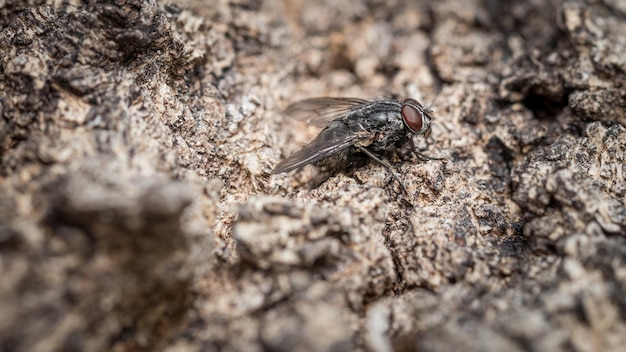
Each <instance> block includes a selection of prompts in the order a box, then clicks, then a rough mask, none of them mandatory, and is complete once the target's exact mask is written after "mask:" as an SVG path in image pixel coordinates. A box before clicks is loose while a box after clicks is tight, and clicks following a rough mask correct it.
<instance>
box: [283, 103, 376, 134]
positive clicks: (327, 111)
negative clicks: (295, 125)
mask: <svg viewBox="0 0 626 352" xmlns="http://www.w3.org/2000/svg"><path fill="white" fill-rule="evenodd" d="M367 103H369V101H367V100H364V99H358V98H313V99H306V100H301V101H299V102H296V103H293V104H291V105H289V106H288V107H287V109H285V114H286V115H288V116H291V117H292V118H294V119H296V120H300V121H305V122H307V123H310V124H312V125H314V126H319V127H326V126H328V124H329V123H331V122H332V121H334V120H336V119H338V118H340V117H341V116H342V115H344V114H345V113H347V112H349V111H350V110H352V109H355V108H356V107H358V106H360V105H363V104H367Z"/></svg>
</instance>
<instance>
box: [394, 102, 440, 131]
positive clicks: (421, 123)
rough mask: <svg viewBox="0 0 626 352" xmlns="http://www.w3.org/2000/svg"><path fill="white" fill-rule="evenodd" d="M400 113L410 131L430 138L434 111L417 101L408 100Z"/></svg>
mask: <svg viewBox="0 0 626 352" xmlns="http://www.w3.org/2000/svg"><path fill="white" fill-rule="evenodd" d="M400 113H401V114H402V120H403V121H404V124H405V125H406V127H407V128H408V129H409V131H411V132H413V133H417V134H423V135H424V136H425V137H427V138H428V136H430V124H431V122H432V120H433V116H432V113H433V111H432V110H430V109H428V108H424V106H422V104H420V103H419V102H418V101H417V100H415V99H406V100H404V101H403V102H402V109H401V110H400Z"/></svg>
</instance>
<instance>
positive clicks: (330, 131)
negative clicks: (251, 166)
mask: <svg viewBox="0 0 626 352" xmlns="http://www.w3.org/2000/svg"><path fill="white" fill-rule="evenodd" d="M369 137H370V134H369V133H366V132H358V133H355V132H354V131H351V130H350V129H349V128H348V126H347V125H344V124H339V125H338V126H336V127H331V128H326V129H325V130H323V131H322V132H321V133H320V134H319V135H318V136H317V137H316V138H315V139H314V140H313V141H312V142H311V143H309V144H308V145H306V146H305V147H304V148H303V149H302V150H300V151H298V152H295V153H293V154H292V155H290V156H289V157H287V158H286V159H285V160H283V161H281V162H280V163H278V165H276V167H275V168H274V170H272V174H280V173H282V172H289V171H291V170H295V169H298V168H301V167H303V166H305V165H308V164H312V163H314V162H316V161H319V160H322V159H324V158H326V157H328V156H331V155H333V154H334V153H337V152H339V151H341V150H343V149H345V148H348V147H349V146H351V145H353V144H355V143H356V142H358V141H360V140H363V139H367V138H369Z"/></svg>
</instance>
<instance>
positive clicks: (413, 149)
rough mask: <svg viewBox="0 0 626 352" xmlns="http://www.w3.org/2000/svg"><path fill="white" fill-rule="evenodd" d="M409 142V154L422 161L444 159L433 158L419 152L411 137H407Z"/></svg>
mask: <svg viewBox="0 0 626 352" xmlns="http://www.w3.org/2000/svg"><path fill="white" fill-rule="evenodd" d="M409 143H410V144H411V145H410V152H411V154H413V155H414V156H416V157H417V158H418V159H420V160H422V161H428V160H445V158H435V157H432V156H428V155H426V154H422V153H420V152H418V151H417V147H416V146H415V141H414V140H413V138H410V139H409Z"/></svg>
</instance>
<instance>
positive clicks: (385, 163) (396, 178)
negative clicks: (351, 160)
mask: <svg viewBox="0 0 626 352" xmlns="http://www.w3.org/2000/svg"><path fill="white" fill-rule="evenodd" d="M357 148H358V149H359V150H360V151H362V152H363V153H365V155H367V156H368V157H370V159H372V160H375V161H376V162H378V163H379V164H380V165H382V166H384V167H385V169H387V171H389V173H390V174H391V176H393V179H394V180H396V182H398V183H399V184H400V187H401V188H402V191H403V192H404V194H405V195H407V196H408V195H409V192H407V190H406V188H404V184H403V183H402V181H400V179H399V178H398V176H396V174H395V172H393V168H392V167H391V165H389V163H387V162H386V161H384V160H382V159H381V158H379V157H377V156H376V155H374V153H372V152H370V151H369V150H367V148H365V147H361V146H357Z"/></svg>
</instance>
